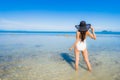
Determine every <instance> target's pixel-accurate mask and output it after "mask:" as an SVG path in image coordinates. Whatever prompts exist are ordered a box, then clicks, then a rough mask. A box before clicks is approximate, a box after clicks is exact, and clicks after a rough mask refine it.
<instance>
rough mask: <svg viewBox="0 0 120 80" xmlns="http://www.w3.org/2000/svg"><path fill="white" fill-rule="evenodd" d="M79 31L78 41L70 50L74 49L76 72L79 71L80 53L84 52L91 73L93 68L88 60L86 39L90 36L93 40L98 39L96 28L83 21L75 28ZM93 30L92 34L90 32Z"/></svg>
mask: <svg viewBox="0 0 120 80" xmlns="http://www.w3.org/2000/svg"><path fill="white" fill-rule="evenodd" d="M75 27H76V28H77V29H78V30H77V32H76V41H75V43H74V44H73V46H72V47H71V48H70V49H69V50H72V49H73V48H74V54H75V70H76V71H78V64H79V53H80V51H81V52H82V55H83V58H84V60H85V62H86V64H87V67H88V70H89V71H90V72H91V70H92V68H91V65H90V62H89V59H88V51H87V47H86V37H87V36H89V37H91V38H92V39H94V40H95V39H96V35H95V32H94V28H93V27H92V26H91V25H90V24H86V22H85V21H81V22H80V24H79V25H76V26H75ZM89 29H91V32H90V31H89Z"/></svg>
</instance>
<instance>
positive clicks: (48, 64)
mask: <svg viewBox="0 0 120 80" xmlns="http://www.w3.org/2000/svg"><path fill="white" fill-rule="evenodd" d="M119 40H120V35H111V34H106V35H105V34H98V35H97V40H92V39H90V38H87V48H88V52H89V59H90V62H91V65H92V72H91V73H90V72H88V71H87V67H86V64H85V63H84V60H83V58H82V55H81V54H80V64H79V71H78V72H75V69H74V60H75V59H74V51H69V50H68V49H69V48H70V47H71V45H72V44H73V43H74V41H75V34H67V33H64V34H63V33H62V34H60V33H58V34H57V33H56V34H5V33H4V34H0V79H1V80H120V42H119Z"/></svg>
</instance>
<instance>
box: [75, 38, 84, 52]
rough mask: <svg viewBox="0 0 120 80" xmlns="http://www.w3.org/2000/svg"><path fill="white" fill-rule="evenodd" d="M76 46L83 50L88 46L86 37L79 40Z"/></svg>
mask: <svg viewBox="0 0 120 80" xmlns="http://www.w3.org/2000/svg"><path fill="white" fill-rule="evenodd" d="M76 47H77V49H78V50H79V51H83V50H85V48H86V39H85V40H84V41H79V42H77V44H76Z"/></svg>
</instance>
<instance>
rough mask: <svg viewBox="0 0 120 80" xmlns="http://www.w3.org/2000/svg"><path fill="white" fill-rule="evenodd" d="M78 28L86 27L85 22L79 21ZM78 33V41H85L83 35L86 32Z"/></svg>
mask: <svg viewBox="0 0 120 80" xmlns="http://www.w3.org/2000/svg"><path fill="white" fill-rule="evenodd" d="M79 27H86V22H85V21H81V22H80V24H79ZM79 32H80V34H81V35H80V39H81V41H84V39H85V35H86V31H79Z"/></svg>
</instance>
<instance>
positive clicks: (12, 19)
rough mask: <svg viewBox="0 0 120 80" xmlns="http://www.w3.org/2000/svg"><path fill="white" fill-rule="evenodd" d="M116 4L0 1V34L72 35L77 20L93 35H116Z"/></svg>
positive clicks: (114, 0)
mask: <svg viewBox="0 0 120 80" xmlns="http://www.w3.org/2000/svg"><path fill="white" fill-rule="evenodd" d="M119 4H120V1H119V0H19V1H18V0H0V30H34V31H38V30H39V31H75V30H76V29H75V27H74V25H76V24H79V22H80V21H81V20H85V21H86V22H87V23H91V24H92V26H93V27H94V28H95V30H96V31H101V30H112V31H120V22H119V21H120V5H119Z"/></svg>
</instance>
